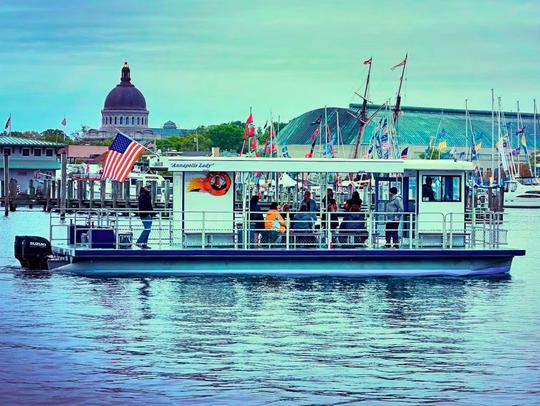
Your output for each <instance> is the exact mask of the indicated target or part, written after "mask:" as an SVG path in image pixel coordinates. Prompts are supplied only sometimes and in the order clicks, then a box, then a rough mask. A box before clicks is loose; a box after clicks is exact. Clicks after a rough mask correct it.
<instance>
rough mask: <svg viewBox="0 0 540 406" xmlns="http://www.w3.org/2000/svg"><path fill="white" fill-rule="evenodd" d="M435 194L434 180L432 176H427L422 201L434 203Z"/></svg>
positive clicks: (423, 186)
mask: <svg viewBox="0 0 540 406" xmlns="http://www.w3.org/2000/svg"><path fill="white" fill-rule="evenodd" d="M435 200H436V199H435V193H434V192H433V179H432V178H431V176H426V183H424V184H423V185H422V201H423V202H434V201H435Z"/></svg>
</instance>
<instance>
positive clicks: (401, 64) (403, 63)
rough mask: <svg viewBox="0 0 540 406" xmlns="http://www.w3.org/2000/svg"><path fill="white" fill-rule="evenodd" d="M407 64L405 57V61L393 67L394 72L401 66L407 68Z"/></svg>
mask: <svg viewBox="0 0 540 406" xmlns="http://www.w3.org/2000/svg"><path fill="white" fill-rule="evenodd" d="M406 64H407V57H405V59H404V60H402V61H401V62H400V63H398V64H397V65H394V66H392V70H394V69H396V68H399V67H400V66H405V65H406Z"/></svg>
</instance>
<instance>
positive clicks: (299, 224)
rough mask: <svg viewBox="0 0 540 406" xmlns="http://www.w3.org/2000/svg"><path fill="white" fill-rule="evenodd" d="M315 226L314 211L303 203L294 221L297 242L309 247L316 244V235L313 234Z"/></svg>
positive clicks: (293, 227) (293, 226)
mask: <svg viewBox="0 0 540 406" xmlns="http://www.w3.org/2000/svg"><path fill="white" fill-rule="evenodd" d="M314 227H315V220H314V219H313V216H312V213H310V212H309V209H308V207H307V206H306V205H305V204H304V203H302V205H301V206H300V211H299V212H298V213H296V214H295V215H294V221H293V223H292V229H293V230H294V234H295V237H294V238H295V242H297V243H300V244H301V245H306V246H308V247H311V246H313V245H314V244H315V236H314V235H313V228H314Z"/></svg>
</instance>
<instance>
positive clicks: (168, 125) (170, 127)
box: [163, 120, 176, 130]
mask: <svg viewBox="0 0 540 406" xmlns="http://www.w3.org/2000/svg"><path fill="white" fill-rule="evenodd" d="M163 128H164V129H166V130H176V123H175V122H174V121H171V120H169V121H166V122H165V124H163Z"/></svg>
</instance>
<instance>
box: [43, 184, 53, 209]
mask: <svg viewBox="0 0 540 406" xmlns="http://www.w3.org/2000/svg"><path fill="white" fill-rule="evenodd" d="M51 182H52V181H51V180H50V179H45V180H44V181H43V195H44V196H45V205H44V206H43V209H44V211H47V210H49V206H50V204H51V187H50V185H51Z"/></svg>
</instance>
